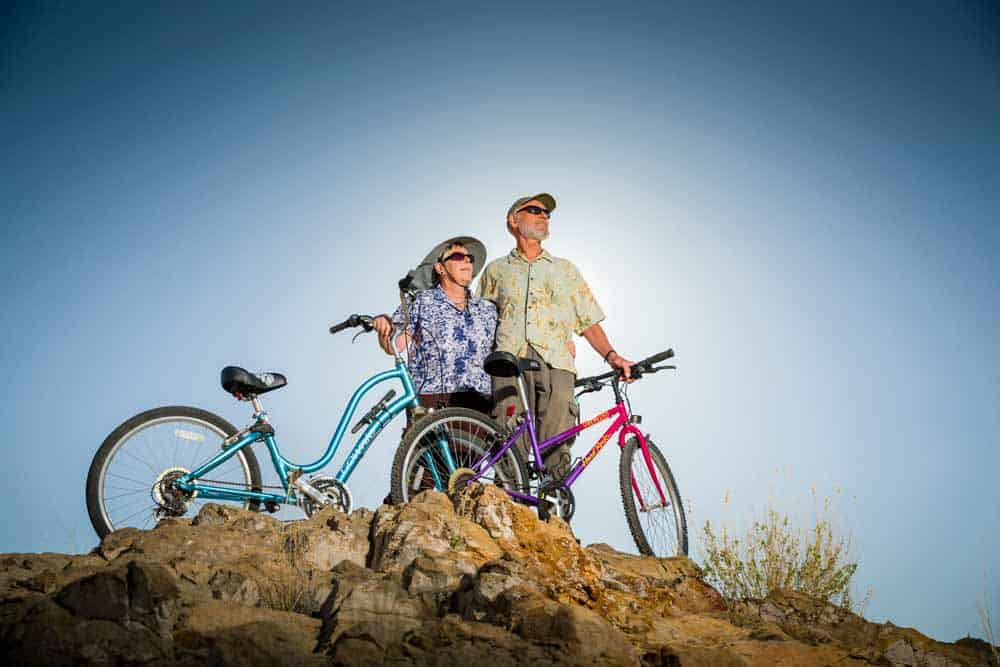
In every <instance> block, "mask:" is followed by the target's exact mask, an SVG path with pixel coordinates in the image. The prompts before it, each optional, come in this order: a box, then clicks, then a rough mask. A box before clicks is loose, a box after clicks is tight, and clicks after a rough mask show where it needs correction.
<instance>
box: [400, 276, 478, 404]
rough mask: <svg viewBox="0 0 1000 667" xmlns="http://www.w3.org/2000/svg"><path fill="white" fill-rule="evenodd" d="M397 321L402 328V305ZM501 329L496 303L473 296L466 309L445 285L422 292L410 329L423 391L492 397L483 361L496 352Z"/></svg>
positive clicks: (415, 373) (414, 372) (413, 365)
mask: <svg viewBox="0 0 1000 667" xmlns="http://www.w3.org/2000/svg"><path fill="white" fill-rule="evenodd" d="M392 321H393V322H394V323H395V324H397V325H399V326H402V324H403V309H402V306H400V307H399V308H397V309H396V312H395V313H393V316H392ZM496 328H497V309H496V306H494V305H493V303H491V302H490V301H487V300H485V299H480V298H477V297H474V296H470V298H469V302H468V303H467V304H466V306H465V308H464V309H460V308H458V307H457V306H455V304H453V303H452V302H451V300H450V299H449V298H448V296H447V295H446V294H445V293H444V290H442V289H441V287H440V286H437V287H433V288H431V289H427V290H424V291H423V292H419V293H418V294H417V295H416V297H414V299H413V301H412V302H411V305H410V320H409V327H408V330H407V333H409V334H410V336H412V338H413V343H412V344H411V353H410V366H409V368H410V375H411V376H412V378H413V384H414V386H415V387H416V389H417V393H420V394H453V393H455V392H459V391H476V392H479V393H480V394H482V395H483V396H485V397H486V398H489V397H490V396H492V390H491V386H490V378H489V376H488V375H486V371H484V370H483V361H484V360H485V359H486V356H487V355H488V354H489V353H490V352H492V351H493V339H494V336H495V335H496Z"/></svg>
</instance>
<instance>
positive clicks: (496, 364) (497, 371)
mask: <svg viewBox="0 0 1000 667" xmlns="http://www.w3.org/2000/svg"><path fill="white" fill-rule="evenodd" d="M541 369H542V366H541V364H539V363H538V362H537V361H535V360H534V359H526V358H524V357H521V358H518V357H515V356H514V355H513V354H511V353H510V352H499V351H498V352H493V353H492V354H490V356H488V357H486V359H485V360H484V361H483V370H485V371H486V373H487V375H492V376H493V377H499V378H511V377H515V376H517V375H520V374H521V373H523V372H524V371H538V370H541Z"/></svg>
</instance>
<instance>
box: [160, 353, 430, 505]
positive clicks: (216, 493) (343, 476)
mask: <svg viewBox="0 0 1000 667" xmlns="http://www.w3.org/2000/svg"><path fill="white" fill-rule="evenodd" d="M393 379H397V380H399V381H400V382H401V383H402V384H403V395H402V396H400V397H399V398H397V399H396V400H394V401H392V402H391V403H389V404H388V405H387V406H385V407H384V408H383V409H382V410H380V411H379V412H378V413H377V414H376V415H375V417H374V418H373V419H372V422H371V423H370V424H368V426H367V427H366V428H365V430H364V431H363V432H362V434H361V437H360V438H358V440H357V441H356V442H355V443H354V447H352V448H351V451H350V452H349V453H348V455H347V458H346V459H345V460H344V463H343V465H341V467H340V470H339V471H338V472H337V474H336V476H335V477H336V479H337V481H338V482H341V483H346V482H347V480H348V479H349V478H350V476H351V474H352V473H353V472H354V469H355V468H356V467H357V465H358V463H359V462H360V461H361V459H362V457H364V455H365V452H367V451H368V448H369V447H370V446H371V444H372V442H373V441H374V440H375V438H376V437H377V436H378V434H379V433H381V432H382V429H384V428H385V427H386V425H387V424H388V423H389V422H390V421H392V419H393V418H394V417H395V416H396V415H398V414H399V413H400V412H402V411H403V410H405V409H406V408H408V407H416V406H417V392H416V389H414V387H413V380H412V379H411V378H410V373H409V371H408V369H407V367H406V362H405V361H403V360H402V359H401V358H399V357H397V358H396V367H395V368H393V369H392V370H388V371H384V372H382V373H379V374H377V375H374V376H372V377H370V378H368V380H366V381H365V382H364V383H362V384H361V386H360V387H358V388H357V390H355V392H354V395H353V396H351V399H350V401H348V403H347V407H346V408H345V409H344V413H343V414H342V415H341V417H340V422H339V423H338V424H337V430H336V431H335V432H334V434H333V437H332V438H331V439H330V442H329V444H328V445H327V446H326V451H325V452H323V454H322V455H321V456H320V457H319V458H318V459H316V460H315V461H313V462H312V463H308V464H305V465H300V464H297V463H293V462H292V461H289V460H288V459H286V458H285V457H284V456H282V454H281V451H280V449H279V448H278V443H277V441H276V440H275V437H274V428H273V427H272V426H271V424H270V423H269V421H268V415H267V413H266V412H264V411H263V410H258V411H256V412H255V413H254V415H253V419H254V423H253V425H251V426H250V427H249V428H247V429H245V430H244V431H243V432H241V433H240V434H238V435H239V437H238V438H237V439H236V440H235V441H234V442H232V443H231V444H226V443H225V442H224V443H223V450H222V451H221V452H219V453H218V454H216V455H215V456H213V457H212V458H211V459H209V460H208V461H206V462H205V463H204V464H202V465H201V466H200V467H198V468H197V469H195V470H193V471H191V472H189V473H188V474H186V475H184V476H183V477H181V478H179V479H178V480H177V481H176V482H175V484H176V485H177V487H178V488H181V489H183V490H184V491H190V492H197V493H198V497H200V498H207V499H212V500H248V499H257V500H260V501H261V502H275V503H286V502H289V501H290V499H291V496H292V491H293V490H294V489H292V488H290V486H289V485H290V483H291V480H290V479H289V477H290V474H291V473H293V472H295V473H298V474H308V473H313V472H316V471H317V470H320V469H321V468H323V467H324V466H326V465H327V464H328V463H330V461H331V460H332V459H333V457H334V456H336V454H337V450H338V449H339V448H340V443H341V441H342V440H343V439H344V434H345V433H346V432H347V428H348V426H347V425H348V424H349V423H350V421H351V419H352V418H353V417H354V413H355V412H356V411H357V409H358V404H359V403H360V402H361V399H362V398H363V397H364V396H365V395H366V394H367V393H368V392H369V391H371V390H372V389H373V388H374V387H376V386H377V385H379V384H381V383H383V382H387V381H389V380H393ZM256 442H263V443H264V444H265V445H267V450H268V452H269V453H270V455H271V463H272V464H273V465H274V470H275V472H276V473H277V474H278V478H279V479H280V480H281V485H282V488H284V490H285V493H284V494H281V495H279V494H274V493H265V492H263V491H262V490H247V489H237V488H224V487H220V486H213V485H212V484H205V483H201V482H199V481H198V479H199V478H201V477H204V476H205V475H207V474H208V473H210V472H211V471H212V470H214V469H215V468H217V467H219V465H221V464H222V463H223V462H225V461H226V460H228V459H230V458H231V457H233V456H235V455H236V453H237V452H238V451H240V450H241V449H243V448H244V447H248V446H250V445H252V444H254V443H256Z"/></svg>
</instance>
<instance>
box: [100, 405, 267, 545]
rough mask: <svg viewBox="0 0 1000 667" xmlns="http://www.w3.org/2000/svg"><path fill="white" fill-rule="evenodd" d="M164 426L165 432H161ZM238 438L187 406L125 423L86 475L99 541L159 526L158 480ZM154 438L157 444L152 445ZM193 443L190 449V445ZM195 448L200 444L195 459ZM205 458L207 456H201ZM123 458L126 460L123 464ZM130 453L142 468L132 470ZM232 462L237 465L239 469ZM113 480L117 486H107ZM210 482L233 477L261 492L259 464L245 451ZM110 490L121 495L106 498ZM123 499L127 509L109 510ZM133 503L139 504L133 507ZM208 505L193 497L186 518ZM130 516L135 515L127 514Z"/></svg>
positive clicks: (252, 503) (254, 505) (254, 504)
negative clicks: (167, 446) (125, 531)
mask: <svg viewBox="0 0 1000 667" xmlns="http://www.w3.org/2000/svg"><path fill="white" fill-rule="evenodd" d="M162 426H166V428H165V429H164V428H160V427H162ZM171 431H173V433H171ZM234 433H236V427H235V426H233V425H232V424H230V423H229V422H228V421H226V420H225V419H223V418H222V417H220V416H218V415H216V414H213V413H211V412H208V411H206V410H201V409H198V408H190V407H185V406H169V407H162V408H154V409H152V410H147V411H145V412H141V413H139V414H137V415H136V416H134V417H132V418H131V419H128V420H126V421H125V422H123V423H122V424H121V425H120V426H118V428H116V429H115V430H114V431H112V432H111V434H110V435H109V436H108V437H107V438H105V439H104V442H103V443H102V444H101V446H100V447H99V448H98V450H97V453H96V454H94V460H93V461H92V462H91V464H90V470H89V472H88V473H87V494H86V495H87V512H88V514H89V515H90V522H91V524H92V525H93V526H94V530H95V531H96V532H97V536H98V537H99V538H102V539H103V538H104V536H105V535H107V534H108V533H110V532H113V531H115V530H118V529H120V528H125V527H128V526H132V527H135V528H146V527H151V526H150V523H151V520H153V521H152V523H153V525H155V516H154V514H153V510H155V509H156V501H155V499H154V497H153V493H154V490H153V487H154V485H155V484H156V482H157V480H158V479H160V477H161V476H162V475H163V474H164V473H165V472H166V471H168V470H170V469H171V468H183V469H185V470H187V471H190V470H193V469H194V468H195V467H196V466H197V465H201V463H203V462H204V461H206V460H207V459H208V458H209V457H210V456H213V455H214V454H215V452H217V451H219V447H221V443H222V441H223V440H224V439H225V438H227V437H229V436H231V435H233V434H234ZM154 438H156V439H157V442H156V443H151V442H150V441H151V440H153V439H154ZM164 443H166V444H171V443H172V444H173V446H174V448H173V452H172V453H169V454H168V453H167V452H166V451H165V449H164V448H163V447H162V445H163V444H164ZM188 443H191V446H187V444H188ZM194 443H199V444H198V445H197V449H195V451H194V455H193V456H192V455H191V450H192V449H194ZM182 446H184V449H183V450H182V449H181V447H182ZM202 453H204V456H201V454H202ZM119 454H122V455H123V456H121V457H120V459H119V458H118V456H119ZM125 454H127V455H128V458H131V459H134V460H135V461H137V462H138V463H139V464H140V465H139V466H133V467H128V466H129V465H132V464H131V462H129V461H126V457H125V456H124V455H125ZM233 462H236V465H235V466H234V465H233ZM184 464H187V465H184ZM143 466H145V468H146V469H148V470H145V469H143ZM126 473H127V474H126ZM109 477H111V478H113V479H114V483H109V482H108V478H109ZM211 477H212V478H213V479H216V478H228V479H225V480H224V481H231V482H232V483H234V484H241V485H243V486H244V487H245V488H248V489H260V488H261V476H260V465H258V463H257V457H256V456H255V455H254V453H253V452H252V451H251V450H250V449H249V447H244V448H243V449H241V450H240V451H238V452H236V454H234V455H233V457H232V458H231V459H229V460H228V461H225V462H223V463H222V464H221V465H220V466H219V468H216V469H215V470H213V471H212V473H211ZM116 484H117V485H119V486H115V485H116ZM109 490H113V491H115V492H118V495H115V496H110V497H109V496H107V495H106V492H107V491H109ZM121 498H127V499H128V500H126V501H125V503H126V504H124V505H121V506H120V507H114V508H111V507H109V504H108V503H109V501H114V500H120V499H121ZM133 500H135V501H136V502H135V503H132V501H133ZM203 502H204V501H201V502H199V501H198V499H197V498H192V499H191V501H189V502H188V503H187V504H186V505H185V510H186V511H185V514H186V515H187V514H194V513H195V512H196V511H197V510H198V509H200V506H201V504H202V503H203ZM212 502H220V503H227V504H228V503H232V504H239V505H242V506H243V507H244V508H245V509H249V510H252V511H256V510H258V509H259V507H260V501H259V500H256V499H251V500H245V501H224V500H213V501H212ZM129 503H132V504H129ZM137 507H138V509H135V508H137ZM133 510H134V511H133ZM126 511H127V512H130V514H125V513H124V512H126Z"/></svg>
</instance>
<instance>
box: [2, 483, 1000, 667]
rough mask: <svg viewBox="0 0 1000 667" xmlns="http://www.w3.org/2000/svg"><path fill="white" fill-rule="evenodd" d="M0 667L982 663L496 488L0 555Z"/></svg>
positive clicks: (226, 517) (964, 650)
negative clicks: (618, 545) (734, 582)
mask: <svg viewBox="0 0 1000 667" xmlns="http://www.w3.org/2000/svg"><path fill="white" fill-rule="evenodd" d="M0 652H2V655H3V657H4V658H6V659H7V660H6V664H45V665H62V664H79V663H81V662H83V663H98V664H137V663H139V664H144V663H148V664H157V665H188V664H190V665H200V664H204V663H206V662H208V663H210V664H247V665H250V664H263V663H267V664H288V665H293V664H294V665H303V664H305V665H308V664H317V665H319V664H323V665H328V664H335V665H376V664H395V665H424V664H435V665H450V664H486V663H487V662H488V664H490V666H491V667H494V666H500V665H519V664H563V665H774V664H788V665H793V664H794V665H830V664H838V665H861V664H878V665H987V664H990V663H989V661H990V649H989V646H988V645H986V644H985V643H983V642H973V641H963V642H959V643H957V644H942V643H939V642H935V641H932V640H930V639H929V638H927V637H925V636H923V635H921V634H920V633H918V632H916V631H915V630H911V629H906V628H897V627H895V626H893V625H891V624H882V625H879V624H873V623H869V622H868V621H866V620H864V619H863V618H861V617H860V616H857V615H854V614H851V613H849V612H847V611H845V610H842V609H839V608H837V607H833V606H831V605H825V604H821V603H819V602H817V601H815V600H812V599H810V598H808V597H805V596H802V595H799V594H796V593H792V592H786V591H776V592H774V593H772V594H771V595H770V596H769V597H768V598H767V599H765V600H759V601H747V602H744V603H740V604H738V605H735V606H734V607H733V608H728V607H727V606H726V604H725V603H724V601H723V600H722V598H721V597H720V596H719V594H718V593H717V592H716V591H715V590H714V589H712V588H711V587H710V586H708V585H707V584H706V583H705V582H704V581H703V580H702V579H701V577H700V572H699V570H698V568H697V567H696V566H695V565H694V564H693V563H692V562H691V561H689V560H687V559H685V558H671V559H663V560H660V559H655V558H645V557H639V556H633V555H629V554H623V553H619V552H617V551H615V550H613V549H611V548H610V547H608V546H607V545H601V544H597V545H591V546H589V547H586V548H585V547H582V546H580V545H579V544H578V543H577V541H576V539H575V538H574V536H573V534H572V531H571V530H570V528H569V526H568V525H566V524H565V523H564V522H562V521H561V520H559V519H557V518H554V519H551V520H550V521H548V522H542V521H539V520H538V518H537V517H536V516H535V513H534V512H533V511H531V510H530V509H528V508H526V507H524V506H521V505H517V504H515V503H513V502H511V501H510V500H509V499H508V498H507V496H506V495H505V494H504V493H503V492H501V491H500V490H498V489H497V488H495V487H492V486H478V487H474V488H471V489H467V490H465V491H463V492H462V493H461V494H459V495H458V496H456V497H454V498H449V497H448V496H445V495H443V494H439V493H433V492H428V493H424V494H421V495H419V496H418V497H417V498H415V499H414V501H413V502H411V503H410V504H408V505H403V506H396V507H392V506H382V507H380V508H379V509H378V511H377V512H374V513H373V512H371V511H369V510H365V509H361V510H357V511H355V512H353V513H351V514H350V515H345V514H343V513H340V512H337V511H335V510H332V509H327V510H324V511H322V512H319V513H318V514H316V515H314V516H313V517H312V518H311V519H310V520H308V521H300V522H291V523H282V522H279V521H276V520H274V519H272V518H271V517H269V516H267V515H265V514H259V513H251V512H244V511H241V510H236V509H232V508H229V507H223V506H219V505H207V506H206V507H205V508H204V509H203V510H202V511H201V513H200V514H199V515H198V516H197V517H196V518H195V519H194V520H192V521H178V520H169V521H163V522H161V523H160V524H159V525H158V526H157V527H156V528H155V529H154V530H150V531H139V530H133V529H126V530H121V531H117V532H115V533H112V534H111V535H108V536H107V537H106V538H105V539H104V540H103V541H102V542H101V544H100V545H99V546H98V547H97V548H96V549H95V550H94V551H93V552H92V553H91V554H88V555H83V556H65V555H60V554H7V555H4V556H0Z"/></svg>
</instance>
